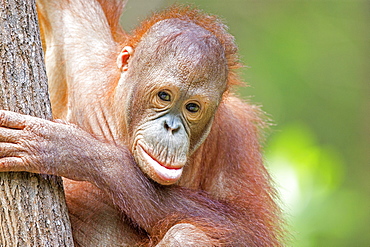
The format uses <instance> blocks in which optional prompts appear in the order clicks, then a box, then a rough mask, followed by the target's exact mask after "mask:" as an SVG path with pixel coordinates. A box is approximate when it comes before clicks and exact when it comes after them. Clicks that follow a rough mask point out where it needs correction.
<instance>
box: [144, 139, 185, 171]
mask: <svg viewBox="0 0 370 247" xmlns="http://www.w3.org/2000/svg"><path fill="white" fill-rule="evenodd" d="M138 146H139V147H140V148H141V150H143V152H145V153H146V154H147V155H148V156H149V157H150V158H151V159H152V160H154V161H155V162H157V163H158V164H159V165H161V166H163V167H164V168H166V169H168V170H180V169H182V167H168V166H166V165H164V164H162V163H161V162H159V161H158V160H157V159H156V158H155V157H153V155H151V154H150V153H149V152H147V151H146V150H145V149H144V148H143V146H141V145H140V144H138Z"/></svg>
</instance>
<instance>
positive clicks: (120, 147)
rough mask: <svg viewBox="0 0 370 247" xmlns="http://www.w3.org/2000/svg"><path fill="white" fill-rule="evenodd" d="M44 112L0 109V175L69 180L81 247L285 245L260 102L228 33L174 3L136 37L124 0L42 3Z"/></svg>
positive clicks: (208, 18)
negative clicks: (124, 17)
mask: <svg viewBox="0 0 370 247" xmlns="http://www.w3.org/2000/svg"><path fill="white" fill-rule="evenodd" d="M38 8H39V15H40V20H41V24H42V31H43V34H44V41H45V49H46V51H45V56H46V65H47V72H48V77H49V81H50V96H51V100H52V107H53V113H54V117H55V118H59V119H63V120H64V121H61V120H56V121H53V122H52V121H47V120H42V119H38V118H34V117H30V116H24V115H20V114H16V113H12V112H6V111H0V126H1V127H0V170H1V171H28V172H35V173H47V174H55V175H59V176H63V177H65V178H66V179H65V192H66V198H67V203H68V207H69V212H70V218H71V223H72V227H73V236H74V241H75V243H76V246H135V245H139V244H145V245H149V246H153V245H156V246H282V243H281V236H282V231H281V227H280V225H281V223H280V219H279V208H278V206H277V205H276V203H275V202H274V197H275V194H274V190H273V189H272V187H271V186H270V181H269V175H268V174H267V172H266V170H265V168H264V166H263V164H262V157H261V153H260V145H259V137H258V130H259V128H260V127H262V126H263V125H264V123H263V122H262V121H261V119H260V117H259V116H260V111H259V109H258V108H257V107H255V106H253V105H249V104H246V103H244V102H242V101H241V100H240V99H238V98H237V97H235V96H234V95H233V94H232V93H231V92H230V90H231V87H232V86H233V85H237V84H240V82H239V80H238V79H237V77H236V76H235V69H236V68H238V67H239V63H238V60H237V54H236V51H237V48H236V46H235V44H234V38H233V37H232V36H231V35H230V34H228V33H227V32H226V27H225V26H224V25H223V24H222V23H221V22H220V21H219V20H218V19H217V18H216V17H214V16H210V15H206V14H204V13H203V12H201V11H199V10H196V9H192V8H188V7H179V6H177V7H176V6H175V7H172V8H169V9H168V10H166V11H164V12H162V13H159V14H154V15H153V16H152V17H151V18H150V19H148V20H147V21H144V22H143V23H142V25H141V27H139V28H138V29H136V30H135V31H134V32H133V34H132V35H129V34H127V33H125V32H124V31H123V30H122V29H121V27H120V26H119V24H118V20H119V17H120V15H121V12H122V9H123V3H122V2H121V1H108V0H100V1H95V0H91V1H85V0H73V1H67V0H59V1H49V0H41V1H39V2H38Z"/></svg>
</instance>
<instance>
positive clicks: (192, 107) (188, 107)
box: [186, 103, 200, 113]
mask: <svg viewBox="0 0 370 247" xmlns="http://www.w3.org/2000/svg"><path fill="white" fill-rule="evenodd" d="M199 109H200V107H199V105H198V104H195V103H189V104H187V105H186V110H188V111H190V112H192V113H195V112H198V111H199Z"/></svg>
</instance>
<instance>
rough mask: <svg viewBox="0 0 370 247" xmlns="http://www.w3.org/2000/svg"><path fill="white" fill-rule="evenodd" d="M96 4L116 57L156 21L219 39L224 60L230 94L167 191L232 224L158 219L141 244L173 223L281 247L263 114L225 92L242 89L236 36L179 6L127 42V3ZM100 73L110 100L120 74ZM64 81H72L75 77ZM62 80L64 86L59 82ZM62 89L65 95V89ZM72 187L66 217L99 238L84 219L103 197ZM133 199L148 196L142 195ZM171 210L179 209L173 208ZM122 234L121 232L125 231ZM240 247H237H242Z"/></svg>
mask: <svg viewBox="0 0 370 247" xmlns="http://www.w3.org/2000/svg"><path fill="white" fill-rule="evenodd" d="M71 1H72V0H71ZM98 2H99V4H100V5H101V7H102V9H103V11H104V15H105V16H104V18H106V19H107V22H108V25H109V27H110V31H111V33H112V36H113V39H114V41H115V42H116V43H117V47H114V52H118V49H119V48H121V49H122V47H124V46H127V45H130V46H132V47H133V48H135V47H136V46H137V44H138V43H139V42H140V40H141V38H142V37H143V36H144V35H145V33H146V32H147V31H148V30H149V29H150V28H151V27H152V26H153V25H154V24H155V23H157V22H158V21H161V20H165V19H170V18H178V19H181V20H186V21H189V22H193V23H195V24H197V25H199V26H200V27H202V28H204V29H206V30H208V31H209V32H211V33H212V34H213V35H214V36H216V37H217V39H218V40H219V41H220V43H221V44H222V45H223V47H224V50H225V54H226V58H227V64H228V84H227V85H228V88H227V91H226V92H225V94H224V97H223V101H222V102H221V104H220V105H219V108H218V110H217V112H216V115H215V118H214V122H213V126H212V129H211V132H210V134H209V136H208V137H207V139H206V140H205V142H204V143H203V144H202V145H201V146H200V147H199V149H198V150H197V151H196V152H195V153H194V154H193V155H192V156H191V157H190V160H189V162H188V165H187V166H186V167H185V170H184V173H183V177H182V178H181V180H180V181H179V183H178V185H177V186H174V187H169V188H168V190H170V189H177V191H178V192H179V193H182V195H184V196H187V198H192V199H193V200H194V203H198V204H199V208H200V209H199V210H202V208H203V209H204V208H207V209H210V210H211V211H212V210H213V209H219V210H220V212H213V211H212V213H215V214H216V215H217V213H218V214H227V215H228V216H229V218H228V219H229V220H230V221H232V224H229V225H227V224H226V225H225V224H223V223H224V222H221V221H218V220H219V219H221V218H222V217H220V218H217V217H216V219H214V221H212V222H209V221H207V220H208V219H207V217H206V216H204V218H202V217H200V216H199V215H200V214H202V211H200V212H194V215H188V217H187V218H185V217H182V216H180V215H177V214H175V213H174V214H173V215H171V216H170V217H166V218H163V219H162V220H161V221H160V222H157V224H156V225H155V226H154V227H153V229H152V232H150V237H148V238H147V239H146V241H145V240H143V241H144V242H145V244H147V245H150V246H151V245H155V244H156V243H158V242H159V241H160V240H161V239H162V238H163V237H164V236H165V235H166V233H167V231H168V230H169V229H170V228H171V227H172V226H173V224H174V222H176V224H179V223H190V224H192V225H194V226H196V227H197V229H199V230H201V231H202V232H204V233H205V234H206V235H207V236H208V237H210V242H207V243H205V244H212V245H217V246H230V245H232V243H235V242H232V241H239V243H241V242H242V241H245V242H242V243H243V244H245V245H249V246H283V243H282V239H283V235H284V232H283V230H282V222H281V220H280V210H279V207H278V206H277V204H276V193H275V190H274V189H273V187H272V186H271V182H270V177H269V174H268V173H267V171H266V169H265V167H264V166H263V158H262V155H261V147H260V133H259V132H260V129H262V128H263V127H265V125H266V124H265V123H264V121H263V120H262V114H261V111H260V109H259V108H258V107H255V106H253V105H250V104H247V103H244V102H242V101H241V100H240V99H238V98H237V97H235V96H234V95H233V94H232V93H230V90H231V88H232V87H233V86H235V85H242V84H243V83H242V81H241V80H240V78H239V77H238V76H237V73H236V69H238V68H240V67H241V64H240V63H239V60H238V55H237V47H236V45H235V42H234V38H233V36H231V35H230V34H228V33H227V27H226V26H225V25H224V24H223V23H222V22H221V21H220V20H219V19H218V18H217V17H216V16H213V15H208V14H206V13H204V12H202V11H200V10H197V9H195V8H192V7H187V6H181V5H176V6H173V7H170V8H168V9H167V10H165V11H163V12H160V13H154V14H153V15H152V17H150V18H149V19H147V20H145V21H143V22H142V24H141V25H140V26H139V27H138V28H137V29H135V30H134V31H133V33H132V35H129V34H127V33H126V32H124V31H123V30H122V28H121V27H120V26H119V17H120V15H121V13H122V10H123V6H124V2H123V1H119V0H98ZM98 18H103V17H101V16H100V17H98ZM41 19H42V20H43V23H45V24H44V28H45V29H46V28H49V25H48V21H49V20H46V19H45V17H43V16H41ZM114 52H112V54H114ZM83 55H85V54H83ZM112 56H113V55H112ZM113 60H114V59H113V58H112V59H111V61H112V62H113ZM67 62H69V61H67ZM89 66H90V67H89ZM92 66H93V65H90V64H88V66H87V68H88V69H90V70H92V68H93V67H92ZM108 68H109V69H108ZM94 69H96V68H94ZM98 69H104V70H106V77H105V78H108V79H106V82H101V83H102V84H103V85H102V88H103V89H104V90H107V92H108V93H106V94H105V96H106V97H110V96H112V95H113V93H114V89H115V88H116V85H117V81H118V77H119V75H118V74H117V73H116V72H117V71H118V70H114V69H112V65H111V64H107V65H106V67H103V68H101V67H99V68H98ZM86 73H87V72H86ZM68 76H70V77H73V76H74V75H68ZM61 81H62V82H63V84H65V81H63V78H62V80H61ZM62 89H63V90H65V91H66V89H65V88H62ZM103 89H102V91H103ZM54 90H56V89H54ZM81 101H83V100H81ZM60 103H61V105H62V106H63V105H64V104H66V102H65V100H64V98H62V102H60ZM63 103H64V104H63ZM88 103H90V102H88ZM54 105H55V103H54ZM57 106H58V105H57ZM64 106H65V105H64ZM103 106H104V107H106V108H109V110H110V111H107V112H109V113H107V115H109V114H110V113H111V112H113V113H117V114H119V111H120V110H121V109H113V110H112V109H111V108H112V106H110V105H108V103H105V105H103ZM103 106H102V107H103ZM83 110H85V109H83ZM92 113H94V112H91V114H90V115H92ZM106 121H108V120H106ZM67 183H68V182H67ZM73 184H74V185H73V191H72V190H69V191H67V199H69V201H72V202H73V203H72V202H71V203H70V205H71V206H73V207H75V208H73V210H71V212H76V215H75V216H74V218H73V219H74V220H76V221H79V220H81V219H82V220H81V221H85V222H88V223H89V224H85V225H82V226H78V224H77V223H76V225H77V226H76V227H75V230H76V231H77V230H78V231H83V234H87V232H89V230H86V229H83V228H84V227H85V228H88V227H91V229H92V230H91V229H90V230H91V232H93V230H95V229H94V228H97V229H98V231H100V230H101V228H104V226H102V225H101V223H100V222H99V220H98V218H97V217H96V219H95V218H94V220H92V219H88V217H89V216H88V215H87V214H88V213H89V212H91V210H96V209H95V208H94V205H95V204H96V205H100V204H102V203H101V202H102V201H104V202H105V201H106V200H107V199H106V198H104V196H105V195H104V194H103V193H96V190H97V188H90V186H86V185H83V184H80V185H79V182H74V183H73ZM78 186H81V189H83V191H82V192H79V189H78ZM76 188H77V189H76ZM166 189H167V188H165V187H163V190H162V191H161V192H163V194H165V193H166V192H167V190H166ZM80 191H81V190H80ZM89 192H94V193H93V194H92V195H93V196H91V197H87V196H86V193H89ZM144 192H145V191H144ZM71 193H72V194H71ZM138 193H140V191H139V192H138ZM80 195H81V196H80ZM135 196H137V197H140V196H144V197H145V196H146V193H143V194H139V195H135ZM158 197H159V198H160V199H162V198H161V195H158ZM83 198H87V199H88V201H85V200H84V199H83ZM163 198H164V197H163ZM72 199H73V200H72ZM94 200H95V202H94ZM175 203H178V204H181V203H182V202H181V201H176V202H174V204H175ZM106 204H107V205H108V206H106V205H102V206H101V209H100V210H99V211H101V212H104V211H106V210H105V209H109V212H111V210H113V208H114V209H116V208H115V206H112V205H111V204H112V202H110V201H109V202H106ZM198 204H197V205H198ZM82 205H83V207H82ZM174 207H175V208H176V207H177V204H175V205H174ZM80 208H84V210H80ZM85 208H86V209H85ZM80 211H83V212H80ZM117 211H118V210H117ZM147 211H148V212H149V213H148V214H150V213H151V212H152V213H153V214H154V213H155V212H154V209H152V208H148V209H147ZM77 214H80V215H77ZM112 214H113V213H112ZM222 216H223V215H222ZM115 217H116V216H112V218H114V219H113V220H112V222H114V223H112V225H113V224H118V223H117V222H116V221H114V220H116V218H115ZM77 218H79V219H77ZM86 218H87V219H86ZM90 222H91V224H90ZM99 224H100V225H99ZM120 224H122V225H124V226H125V227H126V228H127V226H128V225H129V226H130V227H132V229H133V230H132V231H136V230H137V229H136V227H137V226H135V227H133V226H132V225H131V224H129V223H127V222H123V220H122V223H120ZM112 225H110V226H112ZM120 227H122V228H124V227H123V226H120ZM141 230H142V229H141ZM139 232H140V231H139ZM91 235H93V234H91ZM122 235H124V233H122ZM88 236H90V235H88ZM138 236H140V237H143V238H145V237H146V235H145V234H143V233H142V232H140V234H139V233H138ZM115 237H117V236H115ZM120 237H121V236H118V237H117V238H118V239H119V238H120ZM123 237H124V236H123ZM123 237H122V238H123ZM112 238H113V237H112ZM243 244H240V245H241V246H242V245H243Z"/></svg>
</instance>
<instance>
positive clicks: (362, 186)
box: [123, 0, 370, 247]
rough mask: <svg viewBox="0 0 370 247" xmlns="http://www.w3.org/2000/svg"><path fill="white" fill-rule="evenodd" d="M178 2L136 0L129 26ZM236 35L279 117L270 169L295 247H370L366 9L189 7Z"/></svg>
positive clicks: (354, 5)
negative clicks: (213, 17)
mask: <svg viewBox="0 0 370 247" xmlns="http://www.w3.org/2000/svg"><path fill="white" fill-rule="evenodd" d="M174 2H175V1H172V0H167V1H166V0H151V1H148V0H135V1H134V0H131V1H129V3H128V5H127V8H126V12H125V13H124V16H123V22H124V23H125V27H127V29H130V28H132V27H134V26H135V25H136V24H137V21H138V19H143V18H144V16H145V15H147V14H148V13H149V12H150V11H153V10H156V9H162V8H163V7H165V6H167V5H169V4H172V3H174ZM177 2H184V3H185V2H188V3H189V2H190V3H193V4H195V6H199V7H200V8H201V9H204V10H205V11H207V12H210V13H213V14H217V15H219V16H221V18H223V19H224V20H225V22H226V23H227V25H228V26H229V27H230V32H231V33H232V34H233V35H234V36H235V37H236V42H237V44H238V45H239V48H240V54H241V60H242V61H243V63H244V64H246V65H248V67H247V68H245V69H244V70H243V71H242V75H243V78H244V79H245V81H247V82H248V84H249V85H250V87H244V88H241V89H240V90H239V92H240V94H241V95H242V96H243V97H244V98H245V99H248V100H250V101H252V102H255V103H257V104H262V105H263V109H264V110H265V111H266V112H267V113H268V114H269V116H270V117H271V118H272V119H274V122H275V123H276V126H274V127H273V128H272V130H271V133H270V137H269V138H268V141H267V143H266V149H265V150H266V161H267V162H266V163H267V166H268V167H269V169H270V170H271V172H272V174H273V177H274V178H275V180H276V183H277V184H278V185H279V188H280V192H281V196H282V201H283V204H284V208H285V209H286V212H287V215H288V216H287V218H288V222H289V224H290V231H291V232H292V235H293V238H294V239H293V240H292V244H291V245H292V246H304V247H306V246H307V247H308V246H310V247H316V246H370V234H369V229H370V196H369V195H370V182H369V175H370V150H369V149H370V148H369V147H370V84H369V77H370V69H369V68H368V67H369V62H370V61H369V60H370V47H369V45H370V42H369V41H370V28H369V24H370V11H369V10H370V2H369V1H367V0H229V1H224V0H213V1H206V0H192V1H190V0H189V1H177Z"/></svg>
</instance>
